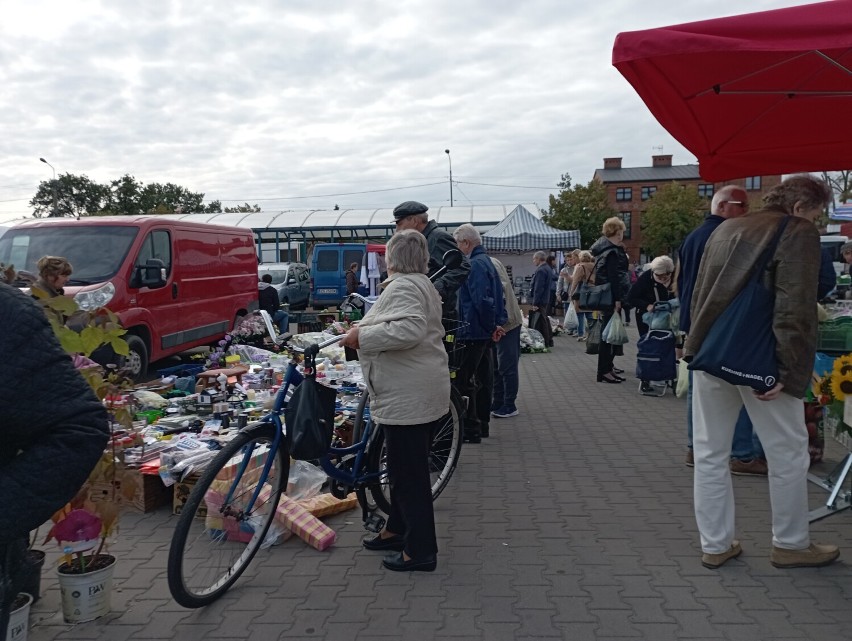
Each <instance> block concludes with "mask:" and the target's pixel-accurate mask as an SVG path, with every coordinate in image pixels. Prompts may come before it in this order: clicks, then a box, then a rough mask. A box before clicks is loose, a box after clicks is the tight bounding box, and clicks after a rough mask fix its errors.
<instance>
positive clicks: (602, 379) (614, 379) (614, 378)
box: [598, 374, 624, 383]
mask: <svg viewBox="0 0 852 641" xmlns="http://www.w3.org/2000/svg"><path fill="white" fill-rule="evenodd" d="M609 376H610V377H611V378H607V377H606V376H604V375H601V374H598V383H623V382H624V379H623V378H618V377H617V376H613V375H612V374H609Z"/></svg>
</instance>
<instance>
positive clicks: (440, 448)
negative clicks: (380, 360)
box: [355, 388, 464, 514]
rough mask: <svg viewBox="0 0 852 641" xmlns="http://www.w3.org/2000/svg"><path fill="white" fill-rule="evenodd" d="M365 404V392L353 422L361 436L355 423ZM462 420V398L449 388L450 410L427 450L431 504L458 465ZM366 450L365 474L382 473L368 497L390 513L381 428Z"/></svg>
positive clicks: (385, 451) (435, 430)
mask: <svg viewBox="0 0 852 641" xmlns="http://www.w3.org/2000/svg"><path fill="white" fill-rule="evenodd" d="M367 403H369V398H368V395H367V394H366V393H365V394H364V398H362V399H361V403H360V404H359V406H358V415H357V416H356V419H355V424H356V427H355V431H356V433H360V430H361V429H362V428H361V427H360V426H359V424H358V422H359V421H361V420H363V419H362V417H363V413H364V409H365V407H366V405H367ZM463 420H464V403H463V401H462V397H461V396H460V395H459V393H458V392H457V391H456V389H455V388H451V389H450V407H449V411H448V412H447V414H446V415H445V416H444V417H443V418H442V419H441V420H440V421H438V422H437V423H436V426H435V429H434V431H433V432H432V444H431V446H430V447H429V475H430V477H431V483H432V500H433V501H434V500H435V499H437V498H438V496H440V494H441V492H443V491H444V488H446V487H447V484H448V483H449V482H450V478H451V477H452V476H453V472H454V471H455V469H456V465H457V464H458V461H459V456H460V455H461V445H462V434H463V432H464V430H463V423H462V421H463ZM369 447H370V450H369V452H368V454H367V463H366V469H367V471H380V472H381V473H382V474H381V476H380V477H379V481H378V482H377V483H375V484H374V485H373V486H371V487H370V494H371V495H372V497H373V501H375V506H377V507H378V508H379V509H380V510H381V511H382V512H384V513H385V514H388V513H389V511H390V481H389V479H388V475H387V449H386V448H385V437H384V432H383V431H382V430H381V427H379V428H378V429H377V430H376V433H375V436H374V437H373V439H372V442H371V443H370V446H369Z"/></svg>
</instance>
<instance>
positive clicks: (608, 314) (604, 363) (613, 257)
mask: <svg viewBox="0 0 852 641" xmlns="http://www.w3.org/2000/svg"><path fill="white" fill-rule="evenodd" d="M624 230H625V226H624V221H623V220H621V219H620V218H618V217H616V216H613V217H612V218H607V219H606V220H605V221H604V224H603V229H602V233H603V235H602V236H601V237H600V238H599V239H598V240H596V241H595V243H594V244H593V245H592V249H591V251H592V256H594V257H595V285H604V284H606V283H610V287H611V288H612V300H613V307H611V308H609V309H606V310H602V311H601V319H600V323H601V327H602V328H603V327H606V324H607V323H608V322H609V321H610V319H611V318H612V316H613V314H618V313H619V312H620V311H621V302H622V300H623V299H624V296H625V295H626V294H627V292H626V291H625V290H624V283H625V282H627V265H628V263H629V261H628V258H627V253H626V252H625V251H624V247H622V246H621V241H622V240H623V239H624ZM613 347H614V346H613V345H610V344H609V343H605V342H604V341H601V345H600V349H599V350H598V376H597V380H598V382H599V383H622V382H624V379H623V378H621V376H619V375H618V374H616V373H615V372H614V371H613V368H614V367H615V366H614V364H613V357H614V353H613Z"/></svg>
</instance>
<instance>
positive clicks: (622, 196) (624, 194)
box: [615, 187, 633, 202]
mask: <svg viewBox="0 0 852 641" xmlns="http://www.w3.org/2000/svg"><path fill="white" fill-rule="evenodd" d="M615 200H616V201H618V202H624V201H625V200H633V187H619V188H618V189H616V190H615Z"/></svg>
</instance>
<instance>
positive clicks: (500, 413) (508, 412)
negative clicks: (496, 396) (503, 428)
mask: <svg viewBox="0 0 852 641" xmlns="http://www.w3.org/2000/svg"><path fill="white" fill-rule="evenodd" d="M517 415H518V410H517V409H514V410H513V409H509V408H508V407H501V408H500V409H499V410H497V411H496V412H491V416H493V417H494V418H510V417H512V416H517Z"/></svg>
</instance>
